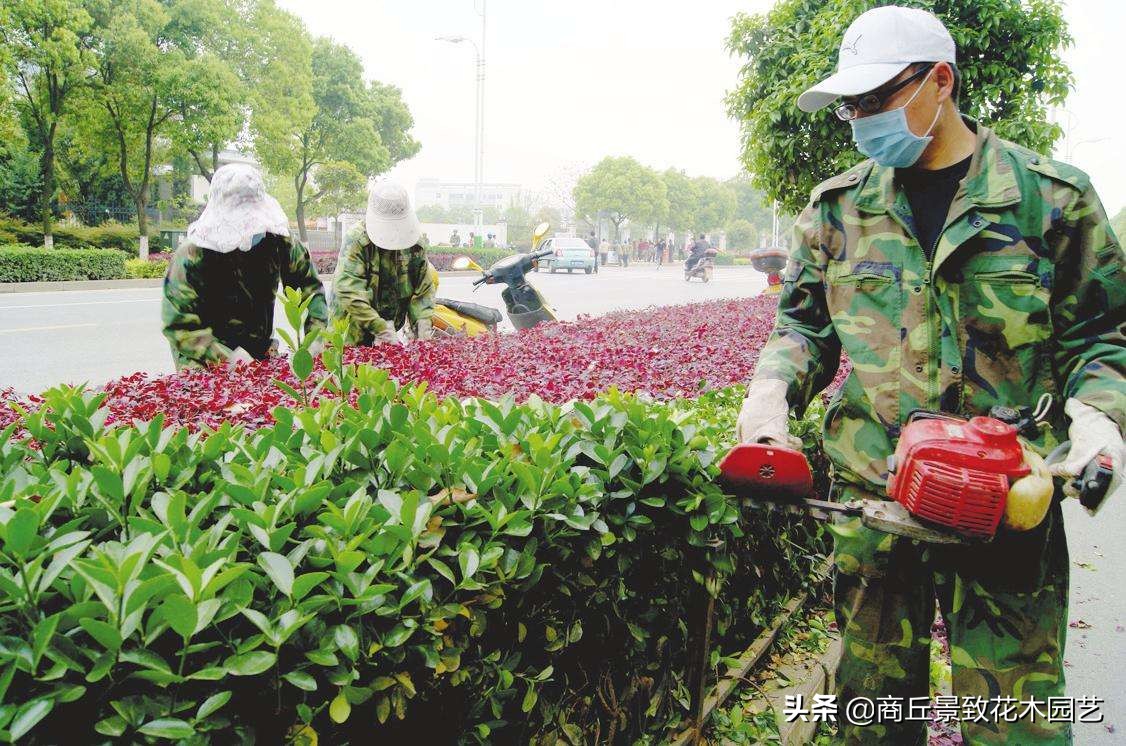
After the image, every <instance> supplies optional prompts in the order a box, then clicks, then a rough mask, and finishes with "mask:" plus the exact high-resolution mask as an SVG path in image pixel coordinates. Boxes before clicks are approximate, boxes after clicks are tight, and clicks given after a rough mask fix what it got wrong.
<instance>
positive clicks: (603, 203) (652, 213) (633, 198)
mask: <svg viewBox="0 0 1126 746" xmlns="http://www.w3.org/2000/svg"><path fill="white" fill-rule="evenodd" d="M574 197H575V211H576V213H578V214H581V215H583V216H585V217H587V219H588V220H591V219H597V216H598V215H604V216H605V217H607V218H608V219H609V220H610V222H611V223H613V224H614V233H615V237H616V238H620V237H621V228H622V224H623V223H624V222H625V221H627V220H630V221H633V222H636V223H647V224H652V223H655V222H657V221H660V220H662V219H663V218H664V216H665V214H666V213H667V212H668V207H669V204H668V189H667V187H666V186H665V182H664V181H663V180H662V179H661V177H660V176H658V175H657V172H656V171H654V170H653V169H651V168H648V167H646V166H643V165H641V164H640V163H638V162H637V161H636V160H635V159H633V158H630V157H629V156H622V157H618V158H614V157H607V158H603V159H602V161H600V162H599V163H598V165H597V166H595V167H594V168H593V169H591V170H590V171H589V172H587V173H585V174H583V175H582V176H581V177H580V178H579V180H578V182H577V183H576V184H575V190H574Z"/></svg>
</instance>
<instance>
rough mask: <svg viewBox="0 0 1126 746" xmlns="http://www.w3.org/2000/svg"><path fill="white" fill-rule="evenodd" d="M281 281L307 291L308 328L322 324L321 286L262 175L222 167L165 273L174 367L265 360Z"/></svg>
mask: <svg viewBox="0 0 1126 746" xmlns="http://www.w3.org/2000/svg"><path fill="white" fill-rule="evenodd" d="M279 283H280V284H282V285H284V286H286V287H293V288H297V289H299V290H300V291H302V293H304V294H305V295H306V296H312V301H311V302H310V304H309V317H308V320H307V322H306V329H307V330H312V329H314V328H319V327H323V326H324V324H325V323H326V321H327V320H328V309H327V306H326V304H325V298H324V288H323V287H322V286H321V282H320V279H319V278H318V277H317V273H316V271H315V270H314V268H313V264H312V261H311V260H310V258H309V252H308V251H306V249H305V247H304V246H302V245H301V244H300V243H299V242H297V241H294V240H292V239H291V238H290V234H289V220H288V219H287V218H286V216H285V212H284V211H283V210H282V209H281V207H280V206H279V205H278V202H277V200H275V199H274V198H273V197H271V196H270V195H269V194H267V193H266V187H265V184H263V182H262V175H261V174H260V173H259V172H258V169H256V168H254V167H253V166H249V165H245V164H241V163H233V164H230V165H226V166H222V167H221V168H219V169H217V170H216V171H215V175H214V176H213V177H212V179H211V190H210V193H209V195H208V200H207V206H206V207H205V208H204V210H203V213H202V214H201V215H200V217H199V219H198V220H196V221H195V222H194V223H192V224H191V225H190V226H188V235H187V238H186V239H185V240H184V241H183V243H181V244H180V246H179V248H178V249H177V250H176V253H175V254H174V255H173V256H172V260H171V262H170V263H169V265H168V273H167V274H166V275H165V278H164V299H163V303H162V306H161V317H162V320H163V323H164V336H165V337H167V338H168V342H169V344H170V345H171V347H172V357H173V359H174V360H175V362H176V367H177V368H185V367H193V366H194V367H200V366H206V365H210V364H213V363H220V362H229V363H238V362H246V361H250V360H261V359H264V358H266V357H268V356H269V355H270V354H271V353H272V351H275V350H276V349H277V341H276V340H274V339H273V331H274V297H275V294H276V292H277V289H278V285H279Z"/></svg>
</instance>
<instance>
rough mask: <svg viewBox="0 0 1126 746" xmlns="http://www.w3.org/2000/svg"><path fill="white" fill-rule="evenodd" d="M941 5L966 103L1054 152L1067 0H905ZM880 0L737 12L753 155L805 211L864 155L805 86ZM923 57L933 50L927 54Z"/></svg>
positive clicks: (772, 194)
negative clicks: (825, 183)
mask: <svg viewBox="0 0 1126 746" xmlns="http://www.w3.org/2000/svg"><path fill="white" fill-rule="evenodd" d="M898 2H899V3H900V4H903V5H910V6H914V7H920V8H924V9H926V10H929V11H931V12H933V13H934V14H935V15H937V16H938V17H939V18H940V19H941V20H942V21H943V23H945V24H946V26H947V28H948V29H949V30H950V34H951V36H953V37H954V42H955V44H956V45H957V47H958V69H959V71H960V72H961V75H962V86H961V96H960V109H961V111H962V112H963V113H964V114H966V115H968V116H970V117H973V118H975V119H977V120H979V121H981V122H982V123H984V124H987V125H988V126H990V127H992V128H993V129H995V130H996V131H997V133H998V134H999V135H1000V136H1001V137H1004V138H1007V139H1010V140H1013V141H1015V142H1017V143H1019V144H1021V145H1024V146H1025V147H1028V148H1031V149H1033V150H1036V151H1039V152H1042V153H1047V152H1048V151H1049V150H1050V149H1051V146H1052V143H1054V142H1055V140H1056V139H1057V138H1058V137H1059V136H1060V135H1061V131H1060V129H1059V127H1058V126H1057V125H1055V124H1053V123H1051V122H1049V121H1048V107H1050V106H1052V105H1054V104H1059V103H1062V102H1063V100H1064V98H1065V97H1066V95H1067V92H1068V87H1069V85H1070V83H1071V74H1070V72H1069V71H1068V68H1067V66H1066V65H1065V64H1064V62H1063V60H1062V57H1061V55H1060V51H1061V50H1062V49H1063V48H1064V47H1065V46H1067V45H1068V44H1070V42H1071V37H1070V36H1069V34H1068V31H1067V26H1066V24H1065V22H1064V20H1063V14H1062V10H1061V7H1060V4H1059V3H1058V2H1057V1H1056V0H898ZM885 4H887V3H886V2H882V1H877V0H817V1H816V2H814V1H811V0H779V2H778V3H777V4H776V5H775V6H774V7H773V8H772V9H771V10H770V11H769V12H768V13H765V14H760V15H749V14H746V13H740V14H737V15H736V16H735V17H734V18H733V19H732V27H731V33H730V36H729V37H728V41H727V45H728V49H729V50H730V51H731V52H732V53H733V54H737V55H739V56H741V57H742V58H743V59H744V64H743V67H742V69H741V71H740V74H739V81H738V84H737V86H736V88H735V89H734V90H733V91H731V92H730V94H729V95H728V98H727V107H728V112H729V113H730V115H731V116H732V117H734V118H736V119H738V120H740V122H742V147H743V163H744V165H745V166H746V168H747V170H748V171H750V172H751V173H752V174H753V181H754V185H755V186H756V187H758V188H759V189H761V190H762V191H763V192H764V193H765V194H766V195H767V197H768V198H769V199H777V200H778V201H779V202H780V203H781V205H782V206H784V207H785V208H787V209H788V210H789V211H792V212H798V211H800V210H801V208H802V207H803V206H804V204H805V203H806V201H807V199H808V196H809V192H810V190H811V189H812V188H813V187H814V186H816V185H817V184H818V183H819V182H821V181H822V180H824V179H826V178H828V177H830V176H832V175H833V174H835V173H839V172H841V171H844V170H846V169H848V168H849V167H851V166H852V165H854V164H855V163H857V162H859V161H860V160H861V159H862V158H863V156H861V155H860V154H859V153H858V152H856V150H855V148H854V147H853V145H852V142H851V135H850V130H849V128H848V126H847V125H843V123H842V122H840V121H838V120H837V119H836V117H835V116H834V115H833V113H832V111H831V110H830V109H829V108H826V109H823V110H821V111H819V112H817V113H814V114H805V113H803V112H801V111H799V110H798V108H797V104H796V101H797V97H798V95H799V94H800V93H801V92H802V91H804V90H805V89H806V88H808V87H809V86H811V85H813V84H814V83H816V82H817V81H818V80H821V79H822V78H824V77H826V76H827V75H829V74H831V73H832V72H833V71H834V70H835V68H836V63H837V51H838V47H839V46H840V42H841V37H842V35H843V34H844V31H845V28H847V26H848V24H849V23H850V22H851V20H852V19H853V18H856V17H857V16H858V15H860V14H861V13H862V12H864V11H865V10H868V9H869V8H872V7H875V6H877V5H885ZM920 61H922V60H920Z"/></svg>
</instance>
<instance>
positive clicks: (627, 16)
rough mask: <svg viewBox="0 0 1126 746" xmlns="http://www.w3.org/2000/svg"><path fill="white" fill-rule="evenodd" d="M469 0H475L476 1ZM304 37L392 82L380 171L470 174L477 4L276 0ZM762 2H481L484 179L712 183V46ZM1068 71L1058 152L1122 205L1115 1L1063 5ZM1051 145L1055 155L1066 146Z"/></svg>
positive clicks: (716, 169)
mask: <svg viewBox="0 0 1126 746" xmlns="http://www.w3.org/2000/svg"><path fill="white" fill-rule="evenodd" d="M481 2H482V0H477V5H478V7H479V6H480V3H481ZM278 3H279V5H281V6H282V7H284V8H286V9H288V10H290V11H293V12H295V13H297V14H298V15H299V16H300V17H301V18H302V19H304V21H305V23H306V24H307V25H308V27H309V29H310V30H311V32H312V33H313V34H316V35H328V36H331V37H333V38H334V39H336V40H337V41H339V42H342V43H345V44H347V45H348V46H350V47H351V48H352V49H354V50H355V51H356V52H357V53H358V54H359V55H360V57H361V58H362V59H363V61H364V64H365V68H366V72H367V75H368V76H369V77H372V78H375V79H378V80H381V81H383V82H388V83H393V84H395V85H397V86H399V87H400V88H402V89H403V94H404V97H405V99H406V102H407V104H408V106H409V107H410V110H411V112H412V114H413V115H414V119H415V128H414V136H415V138H416V139H418V140H419V141H420V142H421V143H422V150H421V151H420V153H419V154H418V155H417V156H416V157H415V158H413V159H411V160H410V161H408V162H406V163H403V164H400V165H399V166H398V167H397V168H396V169H395V170H394V172H393V174H392V175H393V176H395V177H396V178H398V179H400V180H401V181H403V182H404V184H405V185H406V186H407V187H408V189H410V190H411V191H412V193H413V187H414V183H415V181H416V180H417V179H419V178H422V177H434V178H439V179H443V180H464V181H471V180H472V176H473V154H474V142H473V134H474V133H473V122H474V74H475V73H474V54H473V48H472V46H471V45H469V44H459V45H454V44H449V43H443V42H438V41H435V40H434V37H435V36H440V35H463V36H467V37H470V38H473V39H474V40H477V41H479V39H480V32H481V23H480V17H479V16H478V15H477V14H476V13H475V10H474V0H414V1H413V2H407V1H404V0H392V1H387V0H375V1H364V0H278ZM771 4H772V3H771V2H770V0H696V2H694V3H683V2H654V1H653V0H597V1H596V0H567V2H558V0H551V1H546V0H489V2H488V30H487V39H486V49H485V57H486V65H487V73H486V75H487V78H486V93H485V144H486V150H485V180H486V181H504V182H516V183H520V184H522V185H524V186H525V187H526V188H529V189H532V190H540V189H542V188H543V187H544V185H545V183H546V182H547V181H548V180H550V179H551V177H552V176H553V175H554V174H556V173H558V172H559V171H561V170H564V169H567V168H574V167H575V166H576V165H578V166H584V167H585V166H591V165H593V164H594V163H596V162H598V161H599V160H601V159H602V158H603V157H604V156H607V155H632V156H634V157H635V158H637V159H638V160H640V161H641V162H642V163H645V164H647V165H649V166H652V167H655V168H657V169H664V168H667V167H669V166H673V167H676V168H682V169H684V170H686V171H687V172H688V173H689V174H691V175H707V176H715V177H719V178H726V177H729V176H733V175H734V174H736V173H737V172H738V171H739V170H740V165H739V162H738V154H739V135H738V133H739V129H738V124H737V123H736V122H734V121H733V120H731V119H729V118H728V117H727V114H726V111H725V108H724V105H723V98H724V95H725V93H726V92H727V91H728V90H730V89H731V88H733V87H734V85H735V81H736V74H737V71H738V66H739V63H738V60H736V59H732V58H730V57H728V55H727V52H726V51H725V49H724V40H725V38H726V36H727V33H728V30H729V28H730V18H731V16H732V15H734V14H735V13H736V12H738V11H750V12H754V11H761V10H763V9H765V8H768V7H769V6H770V5H771ZM1066 15H1067V18H1068V21H1069V23H1070V26H1071V32H1072V35H1073V36H1074V37H1075V46H1074V47H1073V48H1072V49H1071V50H1069V51H1068V52H1067V54H1066V55H1065V56H1066V58H1067V60H1068V62H1069V63H1070V65H1071V66H1072V71H1073V72H1074V75H1075V81H1076V90H1075V92H1074V93H1073V94H1072V96H1071V97H1070V98H1069V100H1068V103H1067V106H1066V108H1067V110H1068V111H1069V112H1070V114H1062V115H1061V124H1062V125H1063V126H1064V127H1065V129H1067V127H1068V125H1069V124H1070V126H1071V130H1070V136H1071V143H1072V147H1071V161H1072V162H1073V163H1075V164H1076V165H1077V166H1079V167H1080V168H1083V169H1084V170H1086V171H1087V172H1088V173H1090V174H1091V175H1092V178H1093V180H1094V183H1095V186H1096V187H1097V188H1098V190H1099V192H1100V195H1101V196H1102V199H1103V202H1104V203H1105V205H1106V209H1107V211H1108V212H1109V213H1110V214H1111V215H1113V214H1114V213H1116V212H1117V211H1118V209H1119V208H1120V207H1122V206H1124V205H1126V168H1124V167H1126V161H1124V158H1123V155H1122V154H1123V149H1124V145H1126V135H1124V134H1123V124H1124V120H1126V103H1124V100H1123V99H1124V94H1123V85H1122V70H1123V69H1124V64H1123V63H1124V62H1126V59H1124V54H1123V44H1122V30H1123V29H1126V3H1124V2H1122V1H1121V0H1070V2H1068V4H1067V10H1066ZM1066 150H1067V147H1066V144H1063V145H1061V147H1060V150H1059V151H1058V153H1057V155H1058V157H1063V156H1064V154H1065V153H1066Z"/></svg>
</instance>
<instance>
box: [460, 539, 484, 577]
mask: <svg viewBox="0 0 1126 746" xmlns="http://www.w3.org/2000/svg"><path fill="white" fill-rule="evenodd" d="M457 563H458V565H459V566H460V567H461V575H462V578H463V579H464V580H468V579H469V578H472V577H473V573H475V572H477V568H478V567H479V566H480V564H481V557H480V556H479V555H478V554H477V549H476V547H474V546H473V545H472V544H462V545H461V547H460V548H459V549H458V550H457Z"/></svg>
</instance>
